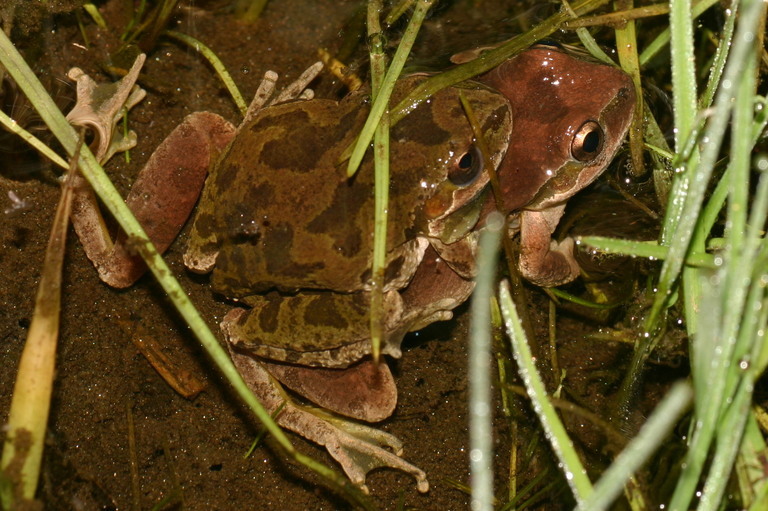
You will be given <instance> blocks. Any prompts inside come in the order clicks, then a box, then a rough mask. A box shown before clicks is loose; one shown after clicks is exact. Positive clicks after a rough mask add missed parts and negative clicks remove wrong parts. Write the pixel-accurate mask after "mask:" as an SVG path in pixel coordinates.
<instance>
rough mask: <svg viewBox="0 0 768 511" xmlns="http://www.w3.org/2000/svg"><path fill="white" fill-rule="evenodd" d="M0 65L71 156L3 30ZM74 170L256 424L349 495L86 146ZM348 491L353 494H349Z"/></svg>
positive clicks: (56, 119) (69, 132)
mask: <svg viewBox="0 0 768 511" xmlns="http://www.w3.org/2000/svg"><path fill="white" fill-rule="evenodd" d="M0 63H1V64H2V65H3V66H4V67H5V68H6V70H7V71H8V72H9V74H10V75H11V77H12V78H13V79H14V81H16V83H17V84H18V85H19V87H20V88H21V89H22V90H23V91H24V93H25V95H26V96H27V97H28V98H29V99H30V102H31V103H32V104H33V106H34V107H35V109H36V110H37V112H38V114H39V115H40V117H41V118H42V119H43V121H44V122H45V123H46V125H47V126H48V127H49V129H50V130H51V131H52V132H53V134H54V135H55V136H56V138H57V139H58V140H59V142H60V143H61V145H62V146H63V147H64V148H65V150H66V151H67V152H68V153H70V154H71V153H73V152H74V148H75V146H76V144H77V137H76V135H75V132H74V130H73V129H72V127H71V126H70V125H69V124H68V123H67V121H66V119H65V118H64V116H63V115H62V113H61V112H60V111H59V109H58V107H57V106H56V105H55V104H54V102H53V100H52V99H51V97H50V96H49V95H48V94H47V93H46V91H45V89H44V88H43V86H42V84H41V83H40V81H39V80H38V79H37V77H36V76H35V75H34V73H33V72H32V70H31V69H30V68H29V66H28V65H27V64H26V62H25V61H24V59H23V58H22V57H21V55H20V54H19V53H18V51H17V50H16V49H15V48H14V46H13V44H12V43H11V41H10V39H8V37H7V36H6V35H5V33H4V32H2V31H0ZM79 166H80V171H81V172H82V173H83V175H84V176H85V177H86V178H87V179H88V181H89V183H90V184H91V186H92V187H93V189H94V191H95V192H96V194H97V195H98V196H99V198H100V199H101V200H102V202H103V203H104V205H105V206H106V207H107V209H108V210H109V211H110V213H112V215H113V216H114V217H115V219H116V220H117V221H118V223H119V224H120V227H121V228H123V230H125V231H126V233H127V234H128V235H129V236H132V237H134V238H135V239H136V240H141V243H137V247H139V252H140V253H141V255H142V257H144V259H145V261H146V262H147V265H148V266H149V268H150V270H151V271H152V273H153V274H154V275H155V277H156V278H157V279H158V282H159V283H160V285H161V286H162V287H163V289H164V290H165V292H166V293H167V295H168V296H169V298H170V299H171V301H172V302H173V304H174V306H175V307H176V309H177V310H178V311H179V313H180V314H181V316H182V317H183V318H184V320H185V321H186V323H187V325H188V326H189V329H190V331H192V332H193V333H194V334H195V336H196V337H197V338H198V340H199V341H200V343H201V344H202V345H203V347H204V348H205V349H206V351H207V352H208V354H209V355H210V357H211V358H212V359H213V361H214V362H215V363H216V365H217V366H218V368H219V370H220V371H221V372H222V373H223V374H224V376H225V377H226V378H227V380H228V381H229V382H230V384H231V385H232V387H233V388H234V389H235V391H236V392H237V394H238V395H239V396H240V398H241V399H242V400H243V402H245V403H246V405H248V407H249V408H250V409H251V410H252V411H253V413H254V415H256V416H257V418H258V419H259V421H260V422H261V423H262V424H264V425H265V427H266V428H267V429H268V430H269V432H270V434H271V435H272V436H273V437H274V438H275V440H276V441H277V442H278V443H279V444H280V446H281V447H282V448H283V449H285V451H286V452H287V453H288V454H289V455H290V456H291V457H293V458H294V459H295V460H296V461H298V462H299V463H301V464H302V465H305V466H307V467H308V468H310V469H311V470H313V471H315V472H316V473H318V474H319V475H321V476H322V477H323V478H325V480H326V481H328V482H329V483H330V484H331V485H332V486H333V487H335V488H347V491H346V492H345V494H346V495H349V493H350V489H349V488H350V487H349V482H348V480H346V479H345V478H344V477H343V476H341V474H339V473H337V472H336V471H334V470H332V469H330V468H328V467H327V466H325V465H323V464H321V463H319V462H317V461H316V460H314V459H312V458H310V457H308V456H306V455H303V454H301V453H299V452H297V451H296V450H295V449H294V447H293V445H292V444H291V443H290V441H289V440H288V437H286V436H285V433H283V431H282V430H281V429H280V428H279V427H278V426H277V424H275V422H274V421H273V420H272V419H271V418H270V417H269V414H268V413H267V412H266V410H265V409H264V407H263V406H262V405H261V403H259V401H258V399H256V397H255V396H254V395H253V393H252V392H251V391H250V390H249V389H248V386H247V385H246V384H245V381H243V379H242V377H241V376H240V374H239V373H238V372H237V369H235V367H234V365H233V364H232V362H231V360H230V359H229V356H228V355H227V353H226V352H225V351H224V349H223V348H222V347H221V345H220V344H219V343H218V341H217V340H216V337H215V336H214V335H213V333H212V332H211V330H210V329H209V328H208V325H207V324H206V323H205V321H204V320H203V319H202V317H201V316H200V314H199V313H198V312H197V310H196V309H195V308H194V306H193V305H192V303H191V301H190V300H189V297H188V296H187V294H186V293H185V292H184V290H183V289H182V288H181V286H180V284H179V283H178V281H177V280H176V279H175V278H174V277H173V274H172V272H171V270H170V268H169V267H168V265H167V264H165V262H164V261H163V259H162V258H161V257H160V255H159V254H158V253H157V251H156V250H154V247H153V246H152V244H151V242H150V241H149V239H148V238H147V235H146V233H145V232H144V230H143V229H142V228H141V226H140V225H139V224H138V222H136V219H135V218H134V217H133V215H132V214H131V212H130V210H129V209H128V208H127V207H126V205H125V203H124V202H123V200H122V198H121V197H120V195H119V194H118V193H117V190H115V188H114V186H113V185H112V183H111V182H110V181H109V179H108V178H107V176H106V174H104V171H103V169H101V167H100V166H99V164H98V163H97V161H96V159H95V157H94V156H93V153H91V151H90V150H89V149H88V148H87V147H84V148H83V151H82V154H81V156H80V161H79ZM351 491H352V492H353V493H354V489H352V490H351ZM358 493H359V492H358ZM358 500H359V499H358Z"/></svg>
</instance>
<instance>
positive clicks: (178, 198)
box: [71, 112, 235, 288]
mask: <svg viewBox="0 0 768 511" xmlns="http://www.w3.org/2000/svg"><path fill="white" fill-rule="evenodd" d="M234 133H235V128H234V127H233V126H232V125H231V124H230V123H229V122H227V121H226V120H224V119H223V118H221V117H220V116H218V115H216V114H212V113H208V112H199V113H193V114H191V115H188V116H187V117H186V118H185V119H184V120H183V121H182V123H181V124H180V125H179V126H177V127H176V129H174V130H173V131H172V132H171V134H170V135H168V137H167V138H166V139H165V140H164V141H163V142H162V143H161V144H160V146H159V147H158V148H157V149H156V150H155V152H154V153H153V154H152V156H151V157H150V158H149V161H148V162H147V164H146V165H145V166H144V168H143V169H142V170H141V172H140V173H139V176H138V178H137V179H136V182H135V183H134V185H133V187H132V188H131V191H130V193H129V194H128V197H127V199H126V204H127V205H128V207H129V208H130V209H131V211H132V212H133V214H134V215H135V216H136V219H137V220H138V221H139V223H140V224H141V225H142V227H143V228H144V230H145V231H146V232H147V235H148V236H149V238H150V239H151V240H152V242H153V243H154V244H155V247H156V248H157V250H158V252H160V253H163V252H164V251H165V250H166V249H167V248H168V247H169V246H170V244H171V243H172V242H173V240H174V239H175V238H176V236H177V234H178V233H179V231H180V230H181V228H182V227H183V226H184V223H185V222H186V220H187V218H188V217H189V215H190V213H191V212H192V209H193V208H194V206H195V203H196V202H197V199H198V197H199V195H200V191H201V190H202V187H203V184H204V182H205V178H206V176H207V174H208V169H209V167H210V166H211V165H212V164H213V163H214V162H215V161H216V159H217V157H218V155H219V154H220V153H221V152H222V151H223V150H224V148H225V147H226V146H227V144H228V143H229V141H230V140H231V139H232V137H233V135H234ZM71 216H72V223H73V224H74V227H75V231H76V232H77V235H78V237H79V238H80V241H81V243H82V244H83V247H84V248H85V252H86V255H87V256H88V259H90V260H91V262H93V264H94V266H95V267H96V269H97V270H98V273H99V277H100V278H101V280H103V281H104V282H105V283H107V284H108V285H110V286H112V287H116V288H125V287H128V286H130V285H131V284H133V283H134V282H135V281H136V280H137V279H138V278H139V277H141V275H142V274H143V273H144V272H145V271H146V270H147V267H146V265H145V264H144V261H143V260H142V259H141V256H139V254H138V253H137V251H136V250H135V249H132V247H131V240H130V239H128V237H127V235H126V234H125V233H124V232H122V231H120V232H119V233H118V235H117V239H116V241H115V242H114V243H112V241H111V239H110V237H109V234H108V233H107V232H106V228H105V225H104V221H103V219H102V217H101V213H100V211H99V206H98V204H97V202H96V198H95V195H94V193H93V191H92V190H91V188H90V186H89V185H88V183H87V182H86V181H85V179H84V178H83V177H82V176H81V177H80V178H79V182H78V183H77V184H76V192H75V197H74V201H73V205H72V215H71Z"/></svg>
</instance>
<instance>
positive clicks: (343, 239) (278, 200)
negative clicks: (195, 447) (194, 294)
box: [73, 48, 634, 491]
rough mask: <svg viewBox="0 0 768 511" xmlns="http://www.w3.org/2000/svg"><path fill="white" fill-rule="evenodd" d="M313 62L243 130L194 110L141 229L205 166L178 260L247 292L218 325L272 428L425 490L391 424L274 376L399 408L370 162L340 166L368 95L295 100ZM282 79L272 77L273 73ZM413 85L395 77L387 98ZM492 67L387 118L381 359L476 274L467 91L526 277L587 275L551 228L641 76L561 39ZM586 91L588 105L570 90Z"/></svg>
mask: <svg viewBox="0 0 768 511" xmlns="http://www.w3.org/2000/svg"><path fill="white" fill-rule="evenodd" d="M569 69H573V70H574V71H569ZM316 71H317V70H315V71H313V72H310V73H309V74H308V75H307V76H305V77H303V79H300V80H298V81H297V83H296V84H293V85H292V86H290V87H289V88H288V89H289V90H290V91H291V93H290V94H289V96H290V98H291V99H290V100H288V101H284V100H283V99H282V98H281V99H279V100H277V101H275V102H274V103H272V104H271V105H270V106H268V107H266V108H262V109H260V110H258V111H255V112H254V111H252V112H251V113H250V114H247V115H246V120H245V121H244V122H243V124H242V125H241V126H240V127H239V128H237V129H235V128H234V127H232V126H231V125H230V124H229V123H227V122H226V121H224V120H223V119H221V118H220V117H218V116H216V115H213V114H208V113H198V114H192V115H190V116H188V117H187V118H186V119H185V120H184V122H183V123H182V125H181V126H179V127H178V128H177V129H176V130H174V132H173V133H172V134H171V135H169V137H168V139H166V141H165V142H163V144H162V145H161V146H160V147H159V148H158V150H157V151H156V153H155V154H154V155H153V157H152V158H151V159H150V162H149V163H148V164H147V167H145V169H144V170H143V171H142V173H141V175H140V177H139V180H138V181H137V183H136V185H134V188H133V189H132V191H131V194H130V196H129V198H128V199H127V201H128V202H129V204H131V206H132V209H134V210H137V217H138V218H139V220H140V221H141V222H142V224H143V225H145V227H146V228H147V230H148V232H151V233H152V232H155V231H156V230H157V228H159V229H160V230H161V231H162V232H161V235H160V238H159V240H160V243H159V245H160V247H159V248H160V249H164V248H165V247H167V245H168V244H169V243H170V242H171V241H172V239H173V237H175V235H176V233H177V231H178V229H179V228H180V227H179V226H180V224H182V223H183V221H181V222H179V221H178V219H180V218H184V217H185V216H186V214H188V212H189V210H190V209H191V208H192V207H193V205H194V200H195V199H194V197H196V195H195V193H186V194H184V196H185V197H186V198H185V199H184V200H183V201H182V203H183V205H182V206H180V207H178V208H177V207H171V204H175V203H173V202H172V199H171V197H172V196H173V195H175V194H173V193H171V192H168V191H164V190H166V189H183V190H187V189H188V188H190V189H194V188H195V187H199V186H200V183H201V182H202V180H203V178H204V176H205V172H206V169H207V168H208V166H209V164H211V163H214V165H213V166H212V170H211V174H210V176H209V177H208V179H207V182H206V185H205V190H204V192H203V195H202V198H201V200H200V206H199V207H198V213H197V216H196V218H195V221H194V224H193V228H192V233H191V236H190V242H189V247H188V250H187V254H186V255H185V263H186V264H187V266H188V267H189V268H190V269H192V270H193V271H197V272H212V277H211V284H212V287H213V289H214V290H215V291H217V292H219V293H221V294H222V295H224V296H226V297H229V298H231V299H233V300H235V301H238V302H240V303H242V304H243V305H245V306H246V307H237V308H235V309H234V310H233V311H232V312H230V313H229V314H227V315H226V317H225V318H224V321H223V322H222V330H223V331H224V334H225V337H226V339H227V341H228V343H229V345H230V353H231V355H232V358H233V361H234V363H235V365H236V366H237V368H238V370H239V371H240V372H241V374H242V375H243V377H244V378H245V380H246V381H247V382H248V383H249V386H251V388H252V389H253V391H254V392H255V393H256V395H257V396H259V397H260V399H261V400H262V402H263V404H264V405H265V406H266V407H267V408H268V409H270V410H275V409H277V408H278V407H280V406H283V408H282V410H281V412H280V414H279V415H278V418H277V420H278V422H279V423H280V424H281V425H283V426H285V427H287V428H289V429H291V430H293V431H295V432H297V433H299V434H301V435H302V436H304V437H306V438H308V439H310V440H313V441H315V442H317V443H319V444H321V445H324V446H325V447H326V448H327V449H328V451H329V453H330V454H331V455H332V456H333V457H334V458H335V459H336V460H337V461H338V462H339V463H340V464H341V465H342V467H343V469H344V470H345V472H346V473H347V475H348V476H349V477H350V479H351V480H352V481H353V482H354V483H356V484H358V485H360V486H362V487H363V488H365V486H364V483H365V477H366V474H367V473H368V472H369V471H370V470H371V469H373V468H376V467H380V466H387V467H391V468H397V469H400V470H403V471H406V472H408V473H411V474H413V475H414V476H415V477H416V479H417V484H418V488H419V490H420V491H426V490H427V489H428V483H427V481H426V477H425V474H424V472H423V471H421V470H420V469H418V468H417V467H415V466H413V465H411V464H409V463H407V462H406V461H404V460H402V459H401V458H400V457H399V454H400V451H401V448H402V445H401V443H400V442H399V441H398V440H397V439H396V438H394V437H393V436H391V435H388V434H386V433H383V432H381V431H378V430H376V429H373V428H370V427H367V426H363V425H360V424H357V423H354V422H351V421H347V420H343V419H340V418H339V417H338V416H336V415H332V414H330V413H328V412H326V411H325V410H323V409H318V408H312V407H309V406H305V405H300V404H297V403H295V402H294V401H293V400H291V399H290V398H289V397H288V396H287V395H286V394H285V392H284V391H283V390H282V388H281V387H280V385H279V384H277V382H276V381H275V380H279V381H280V382H282V383H284V384H285V385H286V386H288V387H289V388H291V389H293V390H294V391H296V392H297V393H299V394H301V395H303V396H304V397H306V398H308V399H309V400H311V401H313V402H314V403H316V404H318V405H320V406H322V407H323V408H324V409H327V410H331V411H333V412H336V413H338V414H342V415H346V416H349V417H353V418H357V419H361V420H365V421H368V422H376V421H380V420H382V419H384V418H386V417H388V416H389V415H390V414H391V413H392V411H393V410H394V407H395V403H396V395H397V394H396V387H395V385H394V382H393V379H392V375H391V373H390V372H389V369H388V367H387V365H386V363H384V362H382V363H380V364H378V365H376V364H374V363H373V362H372V361H371V359H370V356H369V354H370V342H369V330H368V329H369V312H368V308H369V302H370V287H371V284H370V266H371V252H372V248H371V243H372V234H371V233H372V232H373V228H372V219H373V195H372V194H373V178H372V174H373V171H372V162H371V160H370V157H368V158H366V159H365V160H364V162H363V164H362V167H361V169H360V171H359V172H358V174H357V176H356V177H354V178H353V179H351V180H348V179H346V177H345V173H344V172H345V170H344V165H343V164H342V159H343V158H342V153H343V151H344V150H345V149H346V148H347V147H348V146H349V145H350V144H351V143H352V142H353V141H354V139H355V137H356V134H357V131H358V130H359V128H360V127H361V126H362V124H363V123H364V121H365V117H366V115H367V112H368V107H369V98H368V96H367V95H366V93H364V92H356V93H352V94H350V95H349V96H348V97H346V98H344V99H343V100H342V101H340V102H335V101H330V100H323V99H310V100H301V99H296V97H297V96H298V94H299V93H301V91H303V90H304V88H305V86H306V84H307V83H308V82H309V81H310V80H311V79H312V78H313V76H314V74H313V73H315V72H316ZM595 76H600V77H602V78H600V85H601V87H602V89H600V90H589V89H584V88H582V86H581V85H580V83H578V82H577V78H579V79H581V80H585V81H586V82H589V80H590V79H591V78H592V77H595ZM275 79H276V77H275V76H270V75H268V77H267V78H266V79H265V82H264V83H265V84H267V85H266V86H265V87H266V88H267V89H269V88H270V85H269V84H270V83H272V85H273V84H274V80H275ZM421 80H423V77H417V76H412V77H406V78H403V79H401V80H400V81H399V82H398V84H397V86H396V88H395V92H394V98H393V101H397V100H398V99H399V98H402V97H403V96H404V95H405V94H406V93H407V92H408V91H409V90H410V89H412V88H413V87H414V86H415V85H416V84H417V83H419V82H420V81H421ZM516 80H517V81H516ZM481 81H482V82H484V83H479V82H465V83H463V84H460V85H457V86H454V87H450V88H447V89H444V90H443V91H441V92H439V93H437V94H436V95H434V96H433V97H432V98H431V99H430V100H429V101H427V102H425V103H423V104H422V105H420V106H419V107H418V108H416V109H415V110H414V111H413V112H412V113H410V114H409V115H408V116H406V117H405V118H404V119H403V120H402V121H401V122H400V123H398V124H397V125H395V126H394V127H393V128H392V134H391V140H392V143H391V145H392V149H391V155H390V161H391V165H392V170H391V176H392V178H391V190H390V211H389V217H390V221H389V228H388V237H387V246H388V250H389V251H388V255H387V267H386V283H385V287H384V290H383V292H384V318H385V325H384V331H385V335H384V342H383V353H384V354H387V355H390V356H393V357H399V356H400V355H401V352H400V342H401V341H402V338H403V336H404V334H405V333H407V332H409V331H414V330H418V329H420V328H422V327H424V326H426V325H428V324H430V323H432V322H435V321H438V320H443V319H448V318H450V317H451V314H452V313H451V311H452V309H454V308H455V307H456V306H458V305H459V304H461V303H462V302H464V301H465V300H466V299H467V298H468V297H469V295H470V294H471V292H472V289H473V287H474V283H473V281H472V277H473V276H474V273H475V265H474V253H475V248H476V240H477V235H478V231H479V229H480V228H481V226H482V224H483V219H482V217H483V216H484V215H485V214H486V213H487V212H488V210H489V209H490V207H489V206H488V205H489V204H490V203H491V202H492V200H491V198H490V193H489V186H488V182H489V178H488V173H487V172H483V161H484V155H482V154H480V150H479V148H478V147H477V145H476V144H475V141H474V138H473V132H472V129H471V127H470V125H469V123H468V121H467V120H466V116H465V115H464V113H463V112H462V109H461V106H460V103H459V92H461V93H462V94H463V95H464V96H465V97H466V98H467V99H468V100H469V102H470V104H471V105H472V108H473V110H474V111H475V113H476V115H477V117H478V122H479V125H480V127H481V130H482V133H483V135H484V138H485V141H486V144H487V147H488V148H489V153H490V154H488V155H487V156H488V161H490V162H491V164H492V165H494V166H495V167H496V168H497V172H499V176H500V181H501V184H502V189H503V191H504V202H503V203H504V205H505V211H504V212H505V213H510V214H513V215H515V216H516V217H517V218H518V220H519V222H518V224H517V225H519V226H520V235H521V241H520V243H521V260H520V267H521V270H522V272H523V274H524V275H525V276H526V277H527V278H528V279H530V280H532V281H533V282H536V283H540V284H543V285H555V284H558V283H562V282H567V281H569V280H572V279H573V278H575V276H576V275H577V273H578V265H576V263H575V261H574V260H573V254H572V248H573V246H572V242H571V243H567V242H566V243H561V244H559V245H558V244H556V243H554V242H552V241H551V233H552V232H553V230H554V228H555V226H556V224H557V221H558V220H559V218H560V215H561V214H562V208H563V207H564V203H565V201H566V200H567V199H568V198H569V197H570V196H571V195H573V194H574V193H576V192H577V191H578V190H580V189H581V188H583V187H584V186H586V185H587V184H589V183H590V182H591V181H592V180H593V179H594V178H595V177H596V176H597V175H598V174H599V173H600V172H601V171H602V170H603V169H604V168H605V165H606V164H607V163H608V162H609V161H610V159H611V157H612V156H613V154H614V153H615V151H616V150H617V148H618V147H619V145H620V143H621V141H622V139H623V137H624V135H625V133H626V130H627V126H628V124H629V120H630V118H631V113H632V108H633V102H634V99H633V98H634V93H633V89H632V84H631V81H630V80H629V78H627V77H626V75H624V74H623V73H621V72H620V71H618V70H615V69H613V68H609V67H607V66H601V65H596V64H592V63H586V62H584V61H581V60H578V59H574V58H573V57H571V56H569V55H568V54H566V53H564V52H562V51H560V50H556V49H552V48H543V49H538V48H537V49H532V50H529V51H527V52H525V53H523V54H522V55H520V56H518V57H516V58H514V59H511V60H510V61H508V62H506V63H504V64H502V66H500V67H499V68H497V69H496V70H494V71H492V72H490V73H488V74H487V75H485V76H484V77H482V78H481ZM518 88H519V89H520V90H525V91H528V92H529V93H532V94H533V93H535V94H538V95H537V96H536V97H535V103H536V104H533V103H534V102H532V101H529V100H527V99H526V98H525V97H520V96H518ZM585 90H589V94H588V95H589V96H590V98H591V99H590V101H572V100H571V98H570V97H569V96H571V95H575V94H578V95H580V96H584V95H585ZM531 91H533V92H531ZM305 94H306V93H305ZM268 95H269V94H260V95H257V96H262V97H263V96H268ZM310 97H311V96H310ZM542 97H546V100H544V99H542ZM547 102H548V103H549V104H550V105H551V106H552V108H553V112H552V113H551V114H550V113H549V112H548V111H547V109H546V108H544V107H545V106H546V105H542V104H543V103H547ZM253 110H256V109H253ZM513 117H514V128H513V125H512V118H513ZM537 118H538V119H539V121H540V123H541V124H542V126H541V127H537V126H535V124H536V119H537ZM518 119H520V120H518ZM158 174H159V175H160V177H159V179H158V177H157V175H158ZM188 176H193V177H192V178H190V177H188ZM190 181H192V182H193V184H192V185H191V186H187V183H188V182H190ZM516 182H519V183H520V185H519V186H518V185H516ZM158 183H161V184H158ZM82 194H83V195H85V192H84V191H83V192H82ZM147 197H153V198H152V199H151V200H150V201H147V200H146V199H147ZM76 209H77V213H76V214H75V215H74V217H73V220H74V221H75V224H76V228H77V230H78V234H79V235H80V236H81V239H83V240H84V245H85V246H86V250H87V252H88V255H89V258H91V260H92V261H94V264H95V265H96V266H97V268H98V269H99V273H100V275H101V277H102V279H104V280H105V281H106V282H108V283H109V284H111V285H114V286H117V287H125V286H127V285H130V284H131V283H132V282H133V281H134V280H135V279H136V278H138V276H139V275H140V274H141V271H142V270H141V264H140V263H139V262H138V261H137V259H136V257H135V256H131V255H130V254H129V251H128V250H127V249H126V248H125V247H124V243H122V244H121V243H118V244H117V245H115V247H112V246H110V245H109V244H105V243H103V242H102V241H101V239H102V238H103V237H102V236H101V234H98V235H96V234H94V233H95V232H96V230H97V227H98V226H97V225H96V221H95V220H94V218H95V213H94V211H95V209H96V208H95V205H94V204H93V203H92V201H90V200H84V199H83V200H80V199H78V201H77V207H76ZM167 209H170V210H171V213H170V214H171V215H172V216H173V217H175V218H176V221H174V222H172V223H173V224H174V226H173V227H171V228H169V227H167V224H166V222H160V221H159V220H158V217H159V216H160V215H158V211H165V210H167ZM158 224H159V225H158ZM155 225H157V228H156V227H154V226H155ZM152 236H153V238H154V234H152ZM94 238H95V240H94ZM387 448H389V449H391V450H392V451H394V452H391V451H390V450H388V449H387Z"/></svg>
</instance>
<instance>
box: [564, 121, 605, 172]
mask: <svg viewBox="0 0 768 511" xmlns="http://www.w3.org/2000/svg"><path fill="white" fill-rule="evenodd" d="M603 138H604V137H603V129H602V128H601V127H600V125H599V124H598V123H597V122H595V121H587V122H585V123H584V124H582V125H581V127H580V128H579V129H578V131H576V134H575V135H574V136H573V140H572V141H571V155H572V156H573V157H574V158H575V159H576V160H578V161H580V162H587V161H591V160H594V159H595V158H596V157H597V155H598V154H600V152H601V151H602V150H603Z"/></svg>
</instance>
